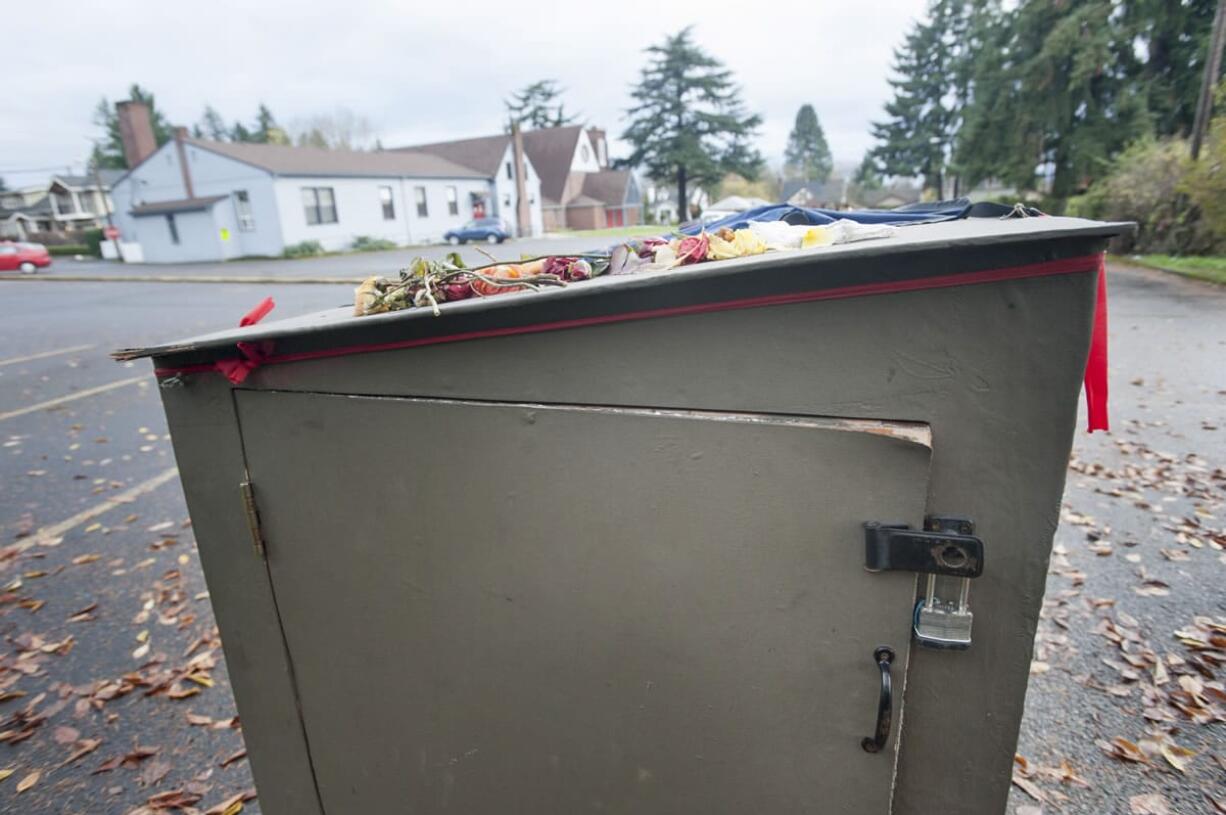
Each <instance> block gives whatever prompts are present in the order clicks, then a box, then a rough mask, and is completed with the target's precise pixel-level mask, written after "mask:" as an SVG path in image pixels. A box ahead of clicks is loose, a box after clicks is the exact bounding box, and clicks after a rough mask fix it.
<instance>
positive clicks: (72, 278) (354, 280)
mask: <svg viewBox="0 0 1226 815" xmlns="http://www.w3.org/2000/svg"><path fill="white" fill-rule="evenodd" d="M362 280H363V278H360V277H223V276H218V275H200V276H195V277H173V276H171V275H56V276H54V277H40V276H38V275H15V276H13V277H0V282H18V281H20V282H24V283H256V284H260V285H268V284H274V283H275V284H281V283H293V284H312V285H345V286H356V285H359V284H360V283H361V282H362Z"/></svg>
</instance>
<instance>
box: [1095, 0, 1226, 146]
mask: <svg viewBox="0 0 1226 815" xmlns="http://www.w3.org/2000/svg"><path fill="white" fill-rule="evenodd" d="M1216 6H1217V3H1216V2H1215V0H1124V2H1123V3H1122V9H1121V11H1122V13H1121V14H1120V16H1119V18H1118V26H1119V29H1120V36H1121V37H1122V38H1124V39H1126V40H1129V41H1131V42H1132V43H1133V46H1134V47H1133V48H1132V49H1123V50H1122V51H1121V57H1122V58H1123V60H1124V69H1125V75H1126V77H1127V78H1128V79H1129V80H1130V81H1132V82H1135V83H1137V85H1138V86H1139V90H1140V93H1141V94H1142V95H1143V96H1144V98H1145V106H1146V108H1147V110H1148V111H1149V117H1150V121H1151V123H1152V124H1153V128H1154V131H1155V133H1156V134H1157V135H1159V136H1172V135H1174V136H1186V135H1188V133H1189V132H1190V131H1191V130H1192V121H1193V119H1195V118H1196V96H1197V92H1198V91H1199V90H1200V81H1201V76H1202V75H1203V74H1204V71H1205V56H1206V54H1207V52H1208V50H1209V33H1210V29H1211V28H1212V26H1213V13H1214V10H1215V9H1216ZM1138 53H1140V54H1141V56H1138Z"/></svg>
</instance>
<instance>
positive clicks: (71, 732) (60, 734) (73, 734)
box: [51, 726, 81, 744]
mask: <svg viewBox="0 0 1226 815" xmlns="http://www.w3.org/2000/svg"><path fill="white" fill-rule="evenodd" d="M51 738H53V739H54V740H55V743H56V744H72V743H73V742H74V741H76V740H77V739H79V738H81V733H80V731H79V730H77V729H76V728H74V727H65V726H60V727H57V728H55V732H54V733H53V734H52V736H51Z"/></svg>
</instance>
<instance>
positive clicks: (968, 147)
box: [861, 0, 1217, 202]
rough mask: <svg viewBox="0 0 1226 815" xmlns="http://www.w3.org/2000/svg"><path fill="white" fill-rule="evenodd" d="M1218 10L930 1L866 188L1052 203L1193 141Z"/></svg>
mask: <svg viewBox="0 0 1226 815" xmlns="http://www.w3.org/2000/svg"><path fill="white" fill-rule="evenodd" d="M1216 5H1217V2H1216V0H1080V2H1075V3H1073V2H1051V0H1019V2H1016V3H1008V4H1006V3H1002V2H1001V0H930V2H929V6H928V14H927V18H926V19H924V20H922V21H921V22H918V23H916V24H915V25H914V26H913V27H912V29H911V30H910V31H909V32H908V33H907V35H906V38H905V39H904V41H903V43H902V45H901V46H899V48H898V49H897V50H896V51H895V56H894V74H895V76H894V77H893V78H892V79H891V80H890V84H891V85H892V87H893V97H892V98H891V99H890V101H889V102H888V103H887V105H886V107H885V117H884V118H883V120H882V121H880V122H877V123H875V124H874V125H873V135H874V137H875V139H876V142H877V143H876V145H875V146H874V147H873V148H872V150H871V151H870V152H869V153H868V155H867V156H866V159H865V162H864V164H863V165H862V166H861V175H862V176H873V175H890V176H918V177H922V178H923V179H924V185H925V187H927V188H929V189H930V190H933V191H935V192H937V193H944V194H946V195H948V194H953V193H958V192H965V191H966V190H968V189H970V188H971V187H973V186H974V185H976V184H978V183H980V182H982V181H985V180H987V179H996V180H998V181H1000V182H1001V183H1003V184H1005V185H1008V186H1011V187H1014V188H1016V189H1018V190H1019V191H1027V190H1042V191H1044V192H1045V193H1046V194H1047V195H1048V196H1049V197H1050V199H1052V200H1053V201H1056V202H1061V201H1064V200H1066V199H1067V198H1068V197H1070V196H1072V195H1075V194H1077V193H1080V192H1083V191H1084V190H1085V189H1087V187H1088V186H1089V185H1090V184H1091V183H1092V182H1093V181H1094V179H1095V178H1098V177H1100V176H1101V175H1103V174H1104V173H1105V172H1106V171H1107V169H1108V168H1109V166H1110V164H1111V160H1112V159H1113V158H1114V157H1115V156H1117V155H1118V154H1120V152H1121V151H1123V150H1124V149H1125V148H1126V147H1128V146H1129V145H1130V144H1132V143H1133V142H1135V141H1137V140H1138V139H1142V138H1147V137H1158V138H1161V137H1169V136H1177V137H1183V136H1187V135H1188V133H1189V131H1190V129H1191V128H1192V124H1193V119H1194V117H1195V111H1196V101H1197V94H1198V92H1199V88H1200V82H1201V77H1202V74H1203V73H1204V70H1205V59H1206V54H1207V51H1208V48H1207V45H1208V39H1209V36H1210V28H1211V24H1212V20H1213V15H1214V10H1215V7H1216Z"/></svg>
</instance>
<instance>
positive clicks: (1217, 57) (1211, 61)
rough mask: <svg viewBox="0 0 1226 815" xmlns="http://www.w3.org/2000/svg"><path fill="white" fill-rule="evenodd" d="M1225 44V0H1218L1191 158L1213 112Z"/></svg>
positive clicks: (1201, 86)
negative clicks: (1214, 93)
mask: <svg viewBox="0 0 1226 815" xmlns="http://www.w3.org/2000/svg"><path fill="white" fill-rule="evenodd" d="M1223 45H1226V0H1218V3H1217V13H1216V14H1214V15H1213V33H1212V34H1211V35H1210V36H1209V53H1208V54H1207V55H1206V59H1205V75H1204V77H1202V78H1201V83H1200V98H1199V99H1197V100H1196V120H1195V123H1194V124H1193V125H1192V160H1193V161H1196V160H1197V159H1198V158H1199V157H1200V148H1201V145H1202V144H1203V143H1204V141H1205V133H1206V132H1208V130H1209V117H1210V115H1211V114H1212V113H1213V90H1214V87H1215V86H1216V85H1217V78H1218V75H1219V74H1220V73H1221V72H1222V46H1223Z"/></svg>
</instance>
